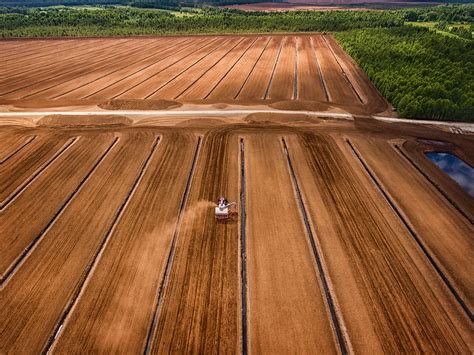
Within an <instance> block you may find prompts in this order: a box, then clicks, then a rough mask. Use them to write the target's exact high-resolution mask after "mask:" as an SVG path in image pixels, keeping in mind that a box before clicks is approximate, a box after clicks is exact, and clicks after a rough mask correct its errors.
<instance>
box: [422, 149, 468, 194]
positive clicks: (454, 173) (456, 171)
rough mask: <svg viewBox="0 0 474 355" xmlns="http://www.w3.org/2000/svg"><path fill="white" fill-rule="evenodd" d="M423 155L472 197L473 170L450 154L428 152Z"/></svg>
mask: <svg viewBox="0 0 474 355" xmlns="http://www.w3.org/2000/svg"><path fill="white" fill-rule="evenodd" d="M425 155H426V156H427V158H428V159H430V160H431V161H432V162H433V163H435V164H436V165H437V166H438V168H440V169H441V170H443V171H444V172H445V173H446V174H448V175H449V176H450V177H451V179H453V180H454V181H456V182H457V183H458V184H459V185H461V187H462V188H463V189H464V190H465V191H466V192H467V193H468V194H469V195H471V196H473V197H474V168H472V167H471V166H469V164H467V163H466V162H465V161H464V160H462V159H460V158H458V157H457V156H456V155H454V154H451V153H440V152H429V153H425Z"/></svg>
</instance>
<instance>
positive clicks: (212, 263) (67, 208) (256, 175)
mask: <svg viewBox="0 0 474 355" xmlns="http://www.w3.org/2000/svg"><path fill="white" fill-rule="evenodd" d="M58 119H60V117H59V118H58ZM58 119H56V120H54V121H53V126H54V127H48V126H44V125H43V126H38V127H37V128H31V127H26V126H25V127H22V126H21V125H17V126H0V135H2V136H7V137H9V139H6V140H2V141H1V142H0V148H1V151H2V152H3V153H2V154H3V156H6V159H5V158H4V160H5V161H3V162H2V164H1V165H0V167H1V169H2V170H1V171H2V172H1V174H0V177H1V178H2V181H4V182H3V185H4V186H5V189H4V190H5V196H7V192H9V191H12V189H13V187H14V186H24V188H23V189H21V190H19V192H18V193H17V195H16V196H15V198H14V199H12V200H11V201H10V202H9V203H8V204H6V206H5V207H3V208H2V210H1V211H0V222H1V223H0V234H1V235H2V236H3V237H2V239H1V243H2V247H1V248H0V250H1V252H2V257H1V261H2V264H1V266H2V284H1V294H0V319H1V320H2V322H1V326H0V347H1V348H0V349H1V352H8V351H28V352H39V351H41V350H47V349H52V350H53V352H75V351H84V349H89V350H90V351H104V352H109V351H124V350H125V349H126V351H127V352H142V351H144V350H145V349H150V350H151V351H152V352H156V353H162V352H168V351H171V352H217V351H219V350H222V351H225V352H239V351H242V349H243V347H245V348H247V349H248V350H249V351H250V352H252V353H256V352H265V351H270V352H278V351H284V352H294V351H296V352H311V351H315V349H317V350H316V351H321V352H339V351H341V349H342V348H344V349H346V350H349V351H355V352H367V351H376V352H380V351H385V352H456V353H466V352H469V351H471V350H472V346H473V339H472V330H473V329H472V322H471V320H470V319H469V312H470V311H471V309H472V308H471V307H472V301H473V299H472V289H473V283H472V278H470V277H469V269H470V260H472V253H473V250H474V246H473V244H472V238H470V237H471V236H472V234H473V231H474V229H473V225H472V223H471V222H470V221H469V218H468V217H469V216H472V215H473V212H474V202H473V199H472V197H469V196H468V195H466V194H465V193H464V194H462V190H460V187H459V186H457V185H456V184H453V182H452V181H451V180H450V179H449V178H447V177H445V176H444V175H441V174H440V173H439V171H438V169H437V168H436V167H435V166H434V165H433V164H430V163H429V162H427V161H423V160H422V157H420V155H419V154H420V151H423V149H424V150H430V149H433V148H432V147H429V146H426V145H425V146H424V148H423V147H422V146H421V145H420V144H421V143H419V140H418V138H420V137H421V138H430V139H438V140H443V141H445V142H450V144H451V145H449V147H451V148H450V149H451V150H453V151H455V152H456V153H457V154H459V155H460V156H463V157H465V159H466V160H467V161H471V160H470V159H472V147H473V145H474V140H473V139H472V137H470V136H460V135H453V134H449V133H445V132H443V131H440V130H435V129H431V128H426V127H424V128H411V127H405V128H403V126H397V125H393V124H384V123H380V122H372V121H368V120H366V119H364V120H362V119H356V121H353V122H352V121H337V120H317V119H306V118H304V117H303V116H302V117H299V118H292V117H285V116H283V115H280V116H278V115H275V114H273V115H266V116H265V115H264V116H262V115H253V116H252V117H249V118H248V119H243V120H240V122H241V123H240V124H230V123H227V124H226V119H223V120H221V121H220V122H219V123H217V122H216V121H214V123H212V122H213V121H209V122H208V123H207V128H202V127H203V126H202V123H201V122H202V121H203V120H202V119H200V118H194V119H188V121H187V124H186V127H180V126H181V120H179V119H176V120H175V124H176V125H175V127H173V124H171V123H170V122H167V123H166V125H167V127H164V126H161V124H160V119H156V120H148V121H147V122H149V123H148V125H144V124H143V123H142V124H140V126H137V125H136V123H135V120H134V119H129V120H128V121H127V120H123V119H120V118H117V120H116V121H117V122H121V125H120V126H116V125H115V126H114V125H110V126H104V124H103V122H94V120H93V119H90V118H87V117H85V118H81V117H79V116H74V117H70V118H69V119H68V120H66V121H65V125H64V128H61V127H60V126H59V122H60V121H58ZM50 120H51V118H48V119H47V121H50ZM73 120H76V122H75V123H74V122H72V121H73ZM82 120H83V121H84V122H81V121H82ZM113 121H114V120H113ZM238 121H239V120H238ZM229 122H230V121H229ZM233 122H236V121H235V118H233ZM293 122H294V123H293ZM170 124H171V126H170ZM31 137H35V138H34V139H31ZM282 138H283V139H284V141H285V144H286V146H287V148H288V153H289V158H290V161H291V168H290V166H289V165H288V161H287V155H286V153H285V150H284V145H283V142H282ZM348 141H349V142H350V144H351V145H350V144H349V143H348ZM25 142H26V145H25V146H24V147H23V148H22V149H20V150H18V151H17V152H16V153H15V150H16V149H17V148H18V145H21V144H25ZM66 142H73V143H71V145H70V146H69V147H68V148H67V149H66V150H63V151H62V150H61V149H62V147H63V146H64V144H65V143H66ZM241 142H242V143H243V147H244V155H243V156H242V153H241V151H240V148H241ZM394 144H398V145H400V146H401V147H402V149H403V151H404V153H405V154H406V155H407V156H408V157H410V158H412V159H414V161H416V162H417V164H420V166H422V169H423V174H422V173H421V172H420V171H419V170H417V169H416V168H415V167H414V166H413V165H411V163H409V161H408V160H407V159H406V158H404V157H403V156H402V155H400V153H399V152H398V151H396V150H395V148H394ZM353 149H355V150H356V151H357V154H358V155H356V153H355V152H354V150H353ZM12 150H13V154H12ZM58 152H59V153H58ZM52 157H54V158H53V159H52V161H51V163H50V164H49V165H47V166H46V167H44V168H43V169H42V170H41V172H40V173H38V174H36V175H35V174H34V173H33V172H34V171H35V169H38V166H39V165H41V164H42V162H45V161H47V160H48V159H50V160H51V158H52ZM194 157H195V159H194ZM269 157H271V158H269ZM242 158H244V161H243V162H244V164H243V169H244V174H245V175H244V178H245V180H244V181H245V191H244V196H245V203H244V204H241V201H240V197H239V196H240V194H241V192H242V191H243V190H242V181H243V180H242V175H241V173H242V170H241V169H242ZM361 159H362V160H361ZM425 159H426V158H425ZM193 162H194V163H193ZM362 162H364V163H365V164H366V166H367V167H368V169H369V171H370V172H371V173H372V174H373V176H375V179H376V180H373V179H374V178H373V177H371V176H370V175H368V173H367V170H365V169H366V168H365V167H364V165H362ZM292 173H294V174H295V175H294V176H295V178H296V180H295V181H296V184H298V185H297V186H298V187H299V191H301V195H298V194H296V192H295V191H296V190H295V189H296V185H295V181H294V180H293V177H292ZM424 174H425V175H426V176H425V175H424ZM427 177H428V178H430V179H435V180H436V182H437V184H438V186H439V187H440V188H441V189H442V190H443V191H444V193H445V195H443V194H441V193H439V191H438V190H437V189H436V188H435V187H434V185H433V183H432V182H431V180H430V179H428V178H427ZM187 181H189V190H187V189H186V186H187ZM376 182H378V183H379V184H380V185H379V186H380V187H378V186H377V184H376ZM12 183H14V184H15V185H12ZM9 186H12V187H9ZM380 189H382V191H383V192H385V193H387V194H388V196H389V198H390V200H391V201H392V202H393V203H394V206H395V207H392V206H391V205H390V204H389V202H388V201H387V199H386V197H384V195H383V193H382V191H381V190H380ZM185 191H188V192H186V193H185ZM221 194H226V195H227V196H228V197H229V199H230V200H232V201H237V202H238V207H237V213H236V215H235V216H234V217H233V219H232V220H230V221H228V222H227V223H217V222H216V221H215V220H214V216H213V201H214V200H215V199H216V198H217V197H218V196H219V195H221ZM183 196H184V199H183ZM300 196H301V198H302V201H303V202H304V209H302V207H301V201H300V200H299V198H300ZM453 201H454V202H456V203H457V206H458V208H457V207H456V206H455V205H454V204H453ZM180 206H182V208H181V207H180ZM394 208H395V209H396V210H394ZM459 208H462V211H463V213H461V212H460V211H459ZM396 211H399V212H400V213H401V215H399V214H397V213H396ZM244 212H245V216H246V223H245V225H242V219H241V217H242V216H243V213H244ZM305 215H306V216H307V218H308V223H309V224H305V223H304V219H303V216H305ZM404 223H408V224H409V225H410V226H411V228H412V229H413V231H414V233H415V234H416V237H417V238H419V239H420V240H421V242H422V243H423V245H425V246H426V250H427V253H428V255H429V256H430V257H431V259H429V258H428V256H427V255H426V254H425V253H424V252H423V251H422V249H421V247H420V245H419V244H418V243H417V242H416V240H415V239H414V237H413V235H412V234H411V233H412V232H411V231H410V230H409V229H407V227H406V226H405V224H404ZM308 226H309V228H310V229H309V230H310V231H311V235H310V234H308V233H309V232H308ZM243 230H245V232H246V233H245V234H246V239H245V243H242V241H243V239H242V234H241V233H242V231H243ZM447 231H448V232H447ZM243 248H244V249H243ZM243 250H245V253H246V258H245V259H242V258H241V255H242V251H243ZM318 262H319V264H318ZM242 267H245V270H246V273H245V274H244V276H242V275H243V274H242ZM443 277H445V278H444V279H443ZM323 280H324V282H326V283H327V288H325V286H324V285H323ZM448 285H449V286H452V288H453V289H450V288H449V287H448ZM243 287H244V288H245V290H246V297H245V298H242V294H243V293H242V292H243ZM453 290H454V291H453ZM453 292H455V293H456V294H457V295H458V296H459V298H458V299H457V298H456V297H455V295H454V293H453ZM328 297H329V298H328ZM330 301H331V302H330ZM461 302H462V303H463V304H464V308H463V306H462V305H461ZM243 306H245V311H244V312H243V311H242V307H243ZM244 334H245V337H243V336H244ZM243 339H244V340H243ZM243 341H244V342H243Z"/></svg>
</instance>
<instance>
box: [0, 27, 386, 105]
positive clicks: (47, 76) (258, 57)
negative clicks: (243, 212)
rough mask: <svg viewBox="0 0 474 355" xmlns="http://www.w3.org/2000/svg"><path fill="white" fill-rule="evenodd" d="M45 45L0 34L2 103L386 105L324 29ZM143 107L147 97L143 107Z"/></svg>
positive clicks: (121, 39) (67, 41)
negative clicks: (3, 54)
mask: <svg viewBox="0 0 474 355" xmlns="http://www.w3.org/2000/svg"><path fill="white" fill-rule="evenodd" d="M41 43H43V44H44V46H40V45H39V44H38V41H36V40H19V41H15V40H12V41H3V42H0V50H1V49H2V48H3V50H4V51H11V50H10V48H12V46H15V47H14V48H15V53H13V54H11V55H9V56H8V57H7V58H6V59H5V61H4V63H3V66H2V68H1V69H0V74H1V78H0V102H1V103H3V104H10V105H14V106H15V105H20V106H25V105H28V106H29V107H32V106H36V107H45V106H48V107H51V106H58V107H59V106H68V105H71V104H74V105H88V104H92V105H101V107H103V106H104V105H107V104H106V103H107V102H109V101H110V100H122V102H123V100H128V101H133V100H153V101H157V100H158V101H160V100H162V101H164V100H168V101H175V102H178V103H188V102H192V103H227V104H249V103H253V104H259V103H260V104H267V103H274V102H277V101H283V102H291V101H301V100H302V101H305V102H309V103H312V104H313V106H314V107H319V106H321V105H324V107H340V108H342V109H343V110H345V111H355V112H357V113H358V112H360V113H377V112H382V111H384V110H386V109H387V108H388V104H387V103H386V102H385V101H384V100H383V98H381V96H380V95H378V93H377V91H376V90H375V89H374V88H373V85H372V84H371V83H370V81H369V80H368V79H367V76H366V75H365V74H364V73H363V71H361V69H360V68H359V67H358V66H357V65H356V64H355V62H354V61H352V60H351V59H350V58H349V57H348V56H347V54H345V53H344V51H342V50H341V48H340V47H339V46H338V44H337V43H336V42H335V41H333V40H332V38H331V37H330V36H328V35H320V34H308V35H244V36H196V37H192V38H191V37H186V36H177V37H173V38H170V37H153V38H152V37H144V38H127V39H123V38H119V39H117V38H115V39H114V38H106V39H69V40H50V41H41ZM354 88H356V89H357V92H359V93H356V92H355V90H354ZM359 94H360V95H361V96H362V97H363V98H364V100H363V101H361V100H359V99H358V97H357V95H359ZM109 106H110V105H109ZM136 106H137V104H136V103H135V107H136ZM147 107H148V105H147V104H146V102H144V103H143V108H147Z"/></svg>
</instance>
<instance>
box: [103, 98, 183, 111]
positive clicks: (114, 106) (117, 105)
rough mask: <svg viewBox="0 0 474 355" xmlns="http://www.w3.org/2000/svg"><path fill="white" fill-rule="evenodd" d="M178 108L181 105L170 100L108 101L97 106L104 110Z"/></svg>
mask: <svg viewBox="0 0 474 355" xmlns="http://www.w3.org/2000/svg"><path fill="white" fill-rule="evenodd" d="M180 106H181V103H179V102H176V101H171V100H109V101H107V102H105V103H102V104H99V107H100V108H102V109H104V110H166V109H170V108H177V107H180Z"/></svg>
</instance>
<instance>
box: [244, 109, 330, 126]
mask: <svg viewBox="0 0 474 355" xmlns="http://www.w3.org/2000/svg"><path fill="white" fill-rule="evenodd" d="M244 121H245V122H248V123H253V124H255V123H258V124H263V123H277V124H282V123H283V124H297V123H311V124H315V123H320V122H321V120H320V119H319V118H313V117H310V116H308V115H305V114H298V115H288V114H283V113H273V112H268V113H267V112H258V113H252V114H250V115H247V116H245V117H244Z"/></svg>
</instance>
